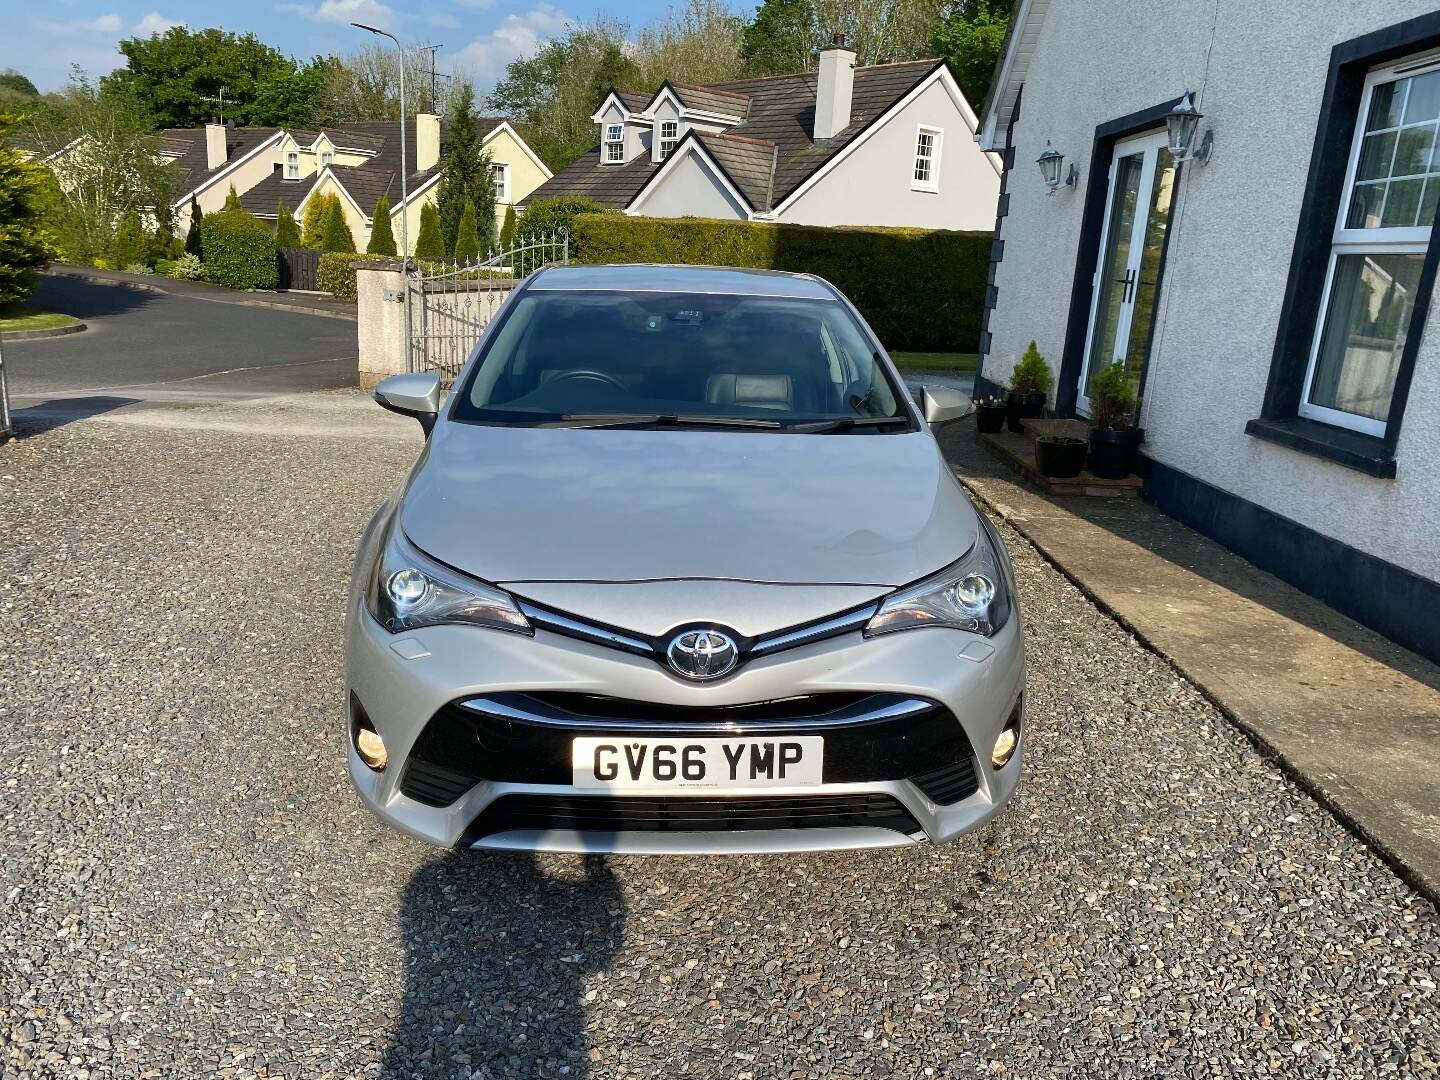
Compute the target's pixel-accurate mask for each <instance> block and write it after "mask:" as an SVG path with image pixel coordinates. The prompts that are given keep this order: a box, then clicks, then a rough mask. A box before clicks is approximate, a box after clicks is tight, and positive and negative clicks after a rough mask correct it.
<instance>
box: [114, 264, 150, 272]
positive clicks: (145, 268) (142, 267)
mask: <svg viewBox="0 0 1440 1080" xmlns="http://www.w3.org/2000/svg"><path fill="white" fill-rule="evenodd" d="M121 269H123V270H124V271H125V273H127V274H148V273H150V266H149V264H148V263H143V262H132V263H126V264H125V265H124V266H123V267H121Z"/></svg>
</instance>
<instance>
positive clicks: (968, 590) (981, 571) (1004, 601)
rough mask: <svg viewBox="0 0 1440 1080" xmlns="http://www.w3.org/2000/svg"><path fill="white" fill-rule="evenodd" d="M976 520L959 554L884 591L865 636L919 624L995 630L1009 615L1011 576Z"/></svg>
mask: <svg viewBox="0 0 1440 1080" xmlns="http://www.w3.org/2000/svg"><path fill="white" fill-rule="evenodd" d="M980 522H981V528H980V535H979V536H978V537H977V538H976V541H975V546H974V547H972V548H971V549H970V551H969V552H967V553H966V555H965V557H964V558H962V559H961V560H960V561H959V562H956V563H952V564H951V565H949V566H947V567H946V568H945V569H944V570H941V571H940V572H939V573H938V574H933V575H931V576H930V577H928V578H926V579H925V580H923V581H918V582H916V583H915V584H914V585H909V586H906V587H905V588H903V589H901V590H899V591H898V592H893V593H891V594H890V595H889V596H887V597H886V598H885V600H884V601H883V602H882V603H881V605H880V609H879V610H878V611H876V612H875V614H874V615H873V616H872V617H871V619H870V621H869V622H868V623H866V624H865V636H866V637H874V636H875V635H877V634H889V633H893V632H894V631H896V630H913V629H914V628H916V627H919V626H946V627H950V628H951V629H955V630H969V631H970V632H972V633H975V634H984V635H985V636H986V637H989V636H991V635H992V634H995V633H997V632H998V631H999V630H1000V628H1001V627H1002V626H1004V625H1005V623H1006V621H1007V620H1008V619H1009V618H1010V612H1011V609H1012V606H1013V601H1012V599H1011V597H1012V582H1013V578H1012V577H1011V574H1010V568H1009V565H1008V560H1007V558H1006V557H1005V555H1004V554H1002V552H1003V551H1004V548H1003V546H1002V545H1001V543H1000V537H999V536H997V535H996V534H995V530H994V528H993V527H992V526H991V525H990V523H989V522H988V521H986V520H985V519H984V517H983V516H981V518H980Z"/></svg>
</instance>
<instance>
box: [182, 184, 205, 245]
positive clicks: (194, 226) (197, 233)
mask: <svg viewBox="0 0 1440 1080" xmlns="http://www.w3.org/2000/svg"><path fill="white" fill-rule="evenodd" d="M204 217H205V215H204V214H202V213H201V212H200V203H199V202H197V201H196V199H195V196H194V195H191V196H190V229H189V231H188V232H186V233H185V253H186V254H187V255H194V256H195V257H196V258H197V259H203V258H204V257H205V241H204V239H203V238H202V234H203V231H204V230H203V228H202V224H203V221H204Z"/></svg>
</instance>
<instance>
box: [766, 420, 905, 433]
mask: <svg viewBox="0 0 1440 1080" xmlns="http://www.w3.org/2000/svg"><path fill="white" fill-rule="evenodd" d="M894 424H904V425H905V426H906V427H909V426H910V418H909V417H908V416H842V417H841V418H840V419H839V420H821V421H818V422H816V423H813V424H792V425H791V427H790V430H791V431H805V432H810V433H811V434H815V435H835V434H838V433H840V432H845V431H853V430H855V429H856V428H860V427H889V426H891V425H894Z"/></svg>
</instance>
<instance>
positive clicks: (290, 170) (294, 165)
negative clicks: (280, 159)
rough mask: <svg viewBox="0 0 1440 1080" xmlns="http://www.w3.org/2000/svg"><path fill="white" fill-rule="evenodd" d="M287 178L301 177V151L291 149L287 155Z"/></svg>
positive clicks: (295, 178) (297, 178)
mask: <svg viewBox="0 0 1440 1080" xmlns="http://www.w3.org/2000/svg"><path fill="white" fill-rule="evenodd" d="M285 179H286V180H299V179H300V152H299V151H298V150H291V151H289V152H288V153H287V154H286V155H285Z"/></svg>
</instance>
